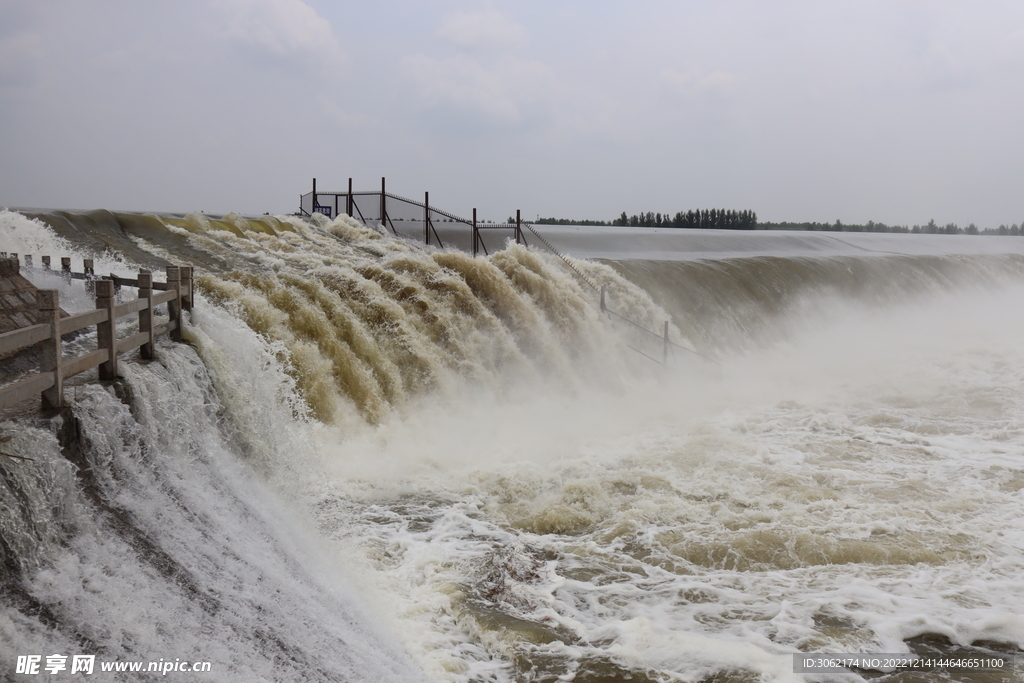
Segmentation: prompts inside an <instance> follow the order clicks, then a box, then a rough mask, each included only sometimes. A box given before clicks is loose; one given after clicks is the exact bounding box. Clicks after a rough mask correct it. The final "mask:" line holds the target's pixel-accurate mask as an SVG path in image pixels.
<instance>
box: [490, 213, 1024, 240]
mask: <svg viewBox="0 0 1024 683" xmlns="http://www.w3.org/2000/svg"><path fill="white" fill-rule="evenodd" d="M508 222H509V223H515V219H514V218H511V217H510V218H509V219H508ZM535 223H536V224H538V225H622V226H629V227H634V228H711V229H719V230H807V231H830V232H905V233H913V234H924V235H1024V221H1022V222H1021V223H1020V224H1019V225H1018V224H1016V223H1014V224H1013V225H1000V226H999V227H998V228H979V227H978V226H976V225H975V224H974V223H971V224H970V225H968V226H966V227H960V226H959V225H957V224H956V223H946V224H945V225H938V224H937V223H936V222H935V221H934V220H930V221H928V222H927V223H926V224H925V225H914V226H908V225H886V224H885V223H876V222H875V221H868V222H867V223H864V224H857V223H843V222H842V221H839V220H837V221H836V222H835V223H815V222H807V223H791V222H781V223H758V222H757V214H756V213H754V212H753V211H736V210H731V209H730V210H726V209H698V210H691V211H687V212H685V213H684V212H682V211H679V212H677V213H676V214H675V215H670V214H667V213H664V214H663V213H654V212H651V211H648V212H647V213H638V214H634V215H632V216H627V215H626V212H625V211H623V212H622V213H621V214H620V215H619V217H618V218H616V219H614V220H611V221H593V220H574V219H571V218H538V219H537V220H536V221H535Z"/></svg>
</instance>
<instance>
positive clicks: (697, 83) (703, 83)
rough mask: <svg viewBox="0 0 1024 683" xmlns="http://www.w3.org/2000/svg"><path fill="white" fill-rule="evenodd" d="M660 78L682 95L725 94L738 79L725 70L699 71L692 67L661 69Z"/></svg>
mask: <svg viewBox="0 0 1024 683" xmlns="http://www.w3.org/2000/svg"><path fill="white" fill-rule="evenodd" d="M661 80H662V81H663V82H664V83H666V84H667V85H668V86H669V87H670V88H671V89H672V90H673V91H674V92H677V93H679V94H680V95H682V96H684V97H700V96H706V95H718V96H720V95H726V94H728V93H730V92H731V91H732V89H733V87H734V86H735V84H736V83H737V81H738V80H739V79H738V78H737V77H736V76H735V75H734V74H731V73H728V72H726V71H712V72H711V73H701V72H699V71H695V70H692V69H691V70H688V71H685V72H680V71H675V70H673V69H663V70H662V72H661Z"/></svg>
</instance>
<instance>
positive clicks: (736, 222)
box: [611, 209, 757, 230]
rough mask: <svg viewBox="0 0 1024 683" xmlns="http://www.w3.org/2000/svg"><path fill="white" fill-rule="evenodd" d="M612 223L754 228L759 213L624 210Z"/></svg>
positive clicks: (665, 226)
mask: <svg viewBox="0 0 1024 683" xmlns="http://www.w3.org/2000/svg"><path fill="white" fill-rule="evenodd" d="M611 224H612V225H628V226H630V227H634V228H717V229H720V230H753V229H755V228H756V227H757V214H756V213H754V212H753V211H736V210H735V209H728V210H726V209H697V210H690V211H687V212H686V213H683V212H682V211H677V212H676V214H675V215H674V216H672V215H669V214H667V213H666V214H660V213H653V212H651V211H648V212H647V213H638V214H634V215H632V216H627V215H626V212H625V211H623V212H622V214H621V215H619V217H618V218H616V219H615V220H613V221H612V223H611Z"/></svg>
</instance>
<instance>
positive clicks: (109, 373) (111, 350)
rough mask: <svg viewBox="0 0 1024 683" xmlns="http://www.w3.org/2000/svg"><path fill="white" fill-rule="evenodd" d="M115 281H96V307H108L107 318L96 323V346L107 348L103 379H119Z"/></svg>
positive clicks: (101, 374)
mask: <svg viewBox="0 0 1024 683" xmlns="http://www.w3.org/2000/svg"><path fill="white" fill-rule="evenodd" d="M116 302H117V300H116V299H115V298H114V283H113V282H112V281H110V280H97V281H96V308H100V309H106V311H107V319H106V320H104V321H103V322H101V323H97V325H96V347H97V348H100V349H107V352H108V355H107V360H105V361H104V362H102V363H100V368H99V373H100V379H101V380H114V379H117V320H116V319H114V305H115V304H116Z"/></svg>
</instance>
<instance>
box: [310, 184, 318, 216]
mask: <svg viewBox="0 0 1024 683" xmlns="http://www.w3.org/2000/svg"><path fill="white" fill-rule="evenodd" d="M316 204H317V201H316V178H313V208H312V210H311V211H310V213H311V214H313V213H316Z"/></svg>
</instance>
